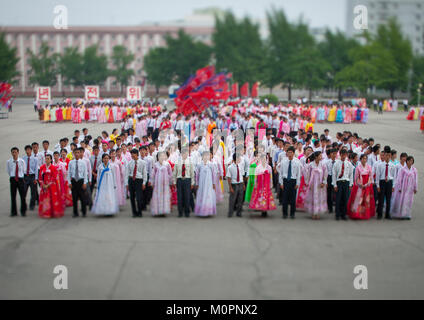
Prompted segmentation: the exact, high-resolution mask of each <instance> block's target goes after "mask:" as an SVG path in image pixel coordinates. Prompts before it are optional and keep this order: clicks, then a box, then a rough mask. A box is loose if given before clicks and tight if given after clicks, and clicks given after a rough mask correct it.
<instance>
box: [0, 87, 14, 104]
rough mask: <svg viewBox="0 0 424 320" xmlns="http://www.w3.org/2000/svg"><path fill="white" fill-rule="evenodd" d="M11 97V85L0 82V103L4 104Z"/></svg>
mask: <svg viewBox="0 0 424 320" xmlns="http://www.w3.org/2000/svg"><path fill="white" fill-rule="evenodd" d="M11 98H12V85H11V84H10V83H7V82H0V104H1V105H3V106H5V105H6V104H7V102H8V101H9V100H10V99H11Z"/></svg>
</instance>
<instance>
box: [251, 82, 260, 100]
mask: <svg viewBox="0 0 424 320" xmlns="http://www.w3.org/2000/svg"><path fill="white" fill-rule="evenodd" d="M258 87H259V84H258V83H257V82H255V83H254V84H253V86H252V92H251V93H250V95H251V97H252V98H257V97H258Z"/></svg>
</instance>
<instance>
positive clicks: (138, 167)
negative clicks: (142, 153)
mask: <svg viewBox="0 0 424 320" xmlns="http://www.w3.org/2000/svg"><path fill="white" fill-rule="evenodd" d="M131 158H132V160H131V161H130V162H129V163H128V165H127V168H126V172H125V186H126V190H127V192H128V191H129V193H130V200H131V210H132V214H133V218H137V217H139V218H141V217H142V209H143V191H144V190H145V189H146V184H147V170H146V162H145V161H144V160H141V159H139V158H138V150H137V149H132V150H131ZM136 200H137V205H136Z"/></svg>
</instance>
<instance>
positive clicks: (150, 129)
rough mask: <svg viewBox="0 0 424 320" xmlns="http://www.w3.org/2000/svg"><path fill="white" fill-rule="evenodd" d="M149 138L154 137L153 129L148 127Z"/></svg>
mask: <svg viewBox="0 0 424 320" xmlns="http://www.w3.org/2000/svg"><path fill="white" fill-rule="evenodd" d="M147 136H153V127H147ZM140 138H141V137H140Z"/></svg>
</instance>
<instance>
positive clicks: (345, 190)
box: [336, 181, 349, 217]
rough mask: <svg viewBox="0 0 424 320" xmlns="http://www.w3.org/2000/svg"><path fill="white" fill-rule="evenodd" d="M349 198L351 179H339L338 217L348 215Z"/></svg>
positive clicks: (337, 196) (337, 194) (337, 195)
mask: <svg viewBox="0 0 424 320" xmlns="http://www.w3.org/2000/svg"><path fill="white" fill-rule="evenodd" d="M348 200H349V181H337V193H336V217H346V212H347V201H348Z"/></svg>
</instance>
